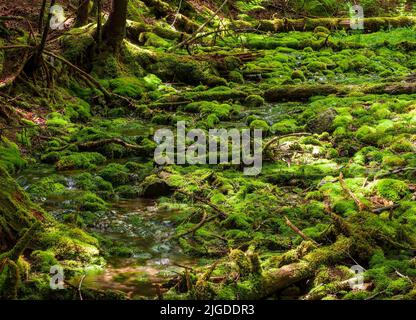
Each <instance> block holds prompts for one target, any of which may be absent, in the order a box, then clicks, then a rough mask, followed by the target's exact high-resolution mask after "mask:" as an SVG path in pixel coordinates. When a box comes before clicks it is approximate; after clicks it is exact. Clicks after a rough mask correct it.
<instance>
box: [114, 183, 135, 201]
mask: <svg viewBox="0 0 416 320" xmlns="http://www.w3.org/2000/svg"><path fill="white" fill-rule="evenodd" d="M115 192H116V193H117V194H118V195H119V196H120V197H121V198H124V199H136V198H138V197H139V189H138V188H137V187H134V186H120V187H118V188H116V189H115Z"/></svg>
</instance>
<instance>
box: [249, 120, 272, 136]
mask: <svg viewBox="0 0 416 320" xmlns="http://www.w3.org/2000/svg"><path fill="white" fill-rule="evenodd" d="M250 129H261V130H263V133H264V134H267V133H268V132H269V131H270V127H269V125H268V124H267V122H266V121H264V120H253V121H252V122H251V123H250Z"/></svg>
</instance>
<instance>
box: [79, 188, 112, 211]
mask: <svg viewBox="0 0 416 320" xmlns="http://www.w3.org/2000/svg"><path fill="white" fill-rule="evenodd" d="M75 201H76V202H77V203H78V208H79V210H81V211H91V212H97V211H106V210H107V209H108V204H107V203H106V202H105V201H104V200H103V199H101V198H100V197H98V196H97V195H96V194H95V193H93V192H89V191H87V192H84V193H83V194H82V195H81V196H79V197H77V198H76V200H75Z"/></svg>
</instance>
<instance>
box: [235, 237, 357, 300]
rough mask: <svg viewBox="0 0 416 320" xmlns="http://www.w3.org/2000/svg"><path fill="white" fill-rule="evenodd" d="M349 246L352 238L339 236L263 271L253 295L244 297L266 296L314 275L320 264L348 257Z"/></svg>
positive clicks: (331, 262) (257, 297)
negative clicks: (273, 268)
mask: <svg viewBox="0 0 416 320" xmlns="http://www.w3.org/2000/svg"><path fill="white" fill-rule="evenodd" d="M351 246H352V240H351V239H350V238H346V237H342V236H341V237H339V238H338V240H337V241H336V242H335V243H334V244H332V245H329V246H326V247H321V248H317V249H315V250H313V251H311V252H310V253H308V254H307V255H306V256H304V257H303V258H302V260H300V261H299V262H295V263H291V264H288V265H285V266H283V267H281V268H279V269H275V270H269V271H265V272H264V273H263V275H262V280H261V282H260V285H259V287H258V289H257V290H256V291H255V292H253V293H252V294H253V295H254V296H250V297H244V299H259V298H260V299H261V298H266V297H268V296H270V295H272V294H274V293H275V292H277V291H280V290H282V289H285V288H287V287H289V286H290V285H292V284H295V283H298V282H299V281H302V280H306V279H309V278H311V277H313V276H314V275H315V272H316V271H317V270H318V268H319V267H320V266H322V265H328V264H336V263H339V262H341V261H342V260H344V259H346V258H348V256H349V255H348V252H349V250H350V248H351ZM240 298H242V299H243V297H240Z"/></svg>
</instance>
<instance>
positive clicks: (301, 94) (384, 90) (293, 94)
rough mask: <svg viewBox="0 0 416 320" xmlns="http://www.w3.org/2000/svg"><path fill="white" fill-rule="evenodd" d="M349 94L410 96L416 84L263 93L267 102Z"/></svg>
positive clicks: (293, 88)
mask: <svg viewBox="0 0 416 320" xmlns="http://www.w3.org/2000/svg"><path fill="white" fill-rule="evenodd" d="M351 92H361V93H364V94H391V95H399V94H412V93H416V83H406V82H393V83H382V84H375V85H369V86H366V87H363V86H361V85H340V86H337V85H332V84H323V85H304V84H302V85H285V86H279V87H274V88H272V89H269V90H267V91H266V92H265V93H264V97H265V99H266V101H268V102H281V101H306V100H308V99H309V98H311V97H315V96H328V95H337V96H345V95H347V94H349V93H351Z"/></svg>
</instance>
